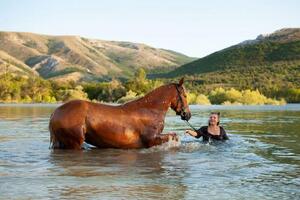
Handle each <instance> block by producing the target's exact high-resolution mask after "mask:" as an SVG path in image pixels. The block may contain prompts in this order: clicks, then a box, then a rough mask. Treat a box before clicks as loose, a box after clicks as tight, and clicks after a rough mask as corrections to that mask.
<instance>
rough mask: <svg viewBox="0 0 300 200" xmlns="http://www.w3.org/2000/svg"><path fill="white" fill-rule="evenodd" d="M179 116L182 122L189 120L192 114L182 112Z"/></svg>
mask: <svg viewBox="0 0 300 200" xmlns="http://www.w3.org/2000/svg"><path fill="white" fill-rule="evenodd" d="M180 116H181V119H182V120H186V121H189V119H191V117H192V114H191V113H190V112H182V113H180Z"/></svg>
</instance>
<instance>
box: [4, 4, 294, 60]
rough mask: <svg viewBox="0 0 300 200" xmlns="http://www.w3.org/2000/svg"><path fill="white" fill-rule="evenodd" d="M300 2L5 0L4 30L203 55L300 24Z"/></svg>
mask: <svg viewBox="0 0 300 200" xmlns="http://www.w3.org/2000/svg"><path fill="white" fill-rule="evenodd" d="M299 10H300V1H299V0H285V1H283V0H252V1H251V0H248V1H247V0H223V1H222V0H208V1H201V0H0V31H18V32H33V33H40V34H48V35H80V36H83V37H87V38H95V39H102V40H118V41H129V42H138V43H144V44H147V45H150V46H153V47H156V48H164V49H171V50H174V51H178V52H181V53H184V54H186V55H188V56H193V57H199V58H200V57H203V56H206V55H208V54H210V53H213V52H215V51H218V50H221V49H223V48H226V47H229V46H231V45H234V44H237V43H239V42H242V41H244V40H247V39H255V38H256V37H257V35H259V34H266V33H271V32H274V31H276V30H278V29H281V28H296V27H297V28H300V11H299Z"/></svg>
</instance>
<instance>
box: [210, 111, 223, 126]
mask: <svg viewBox="0 0 300 200" xmlns="http://www.w3.org/2000/svg"><path fill="white" fill-rule="evenodd" d="M220 114H221V113H220V112H211V113H210V115H218V120H219V121H218V123H217V125H218V126H219V124H220ZM209 125H210V123H209V120H208V126H209Z"/></svg>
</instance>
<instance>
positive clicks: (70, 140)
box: [54, 126, 85, 149]
mask: <svg viewBox="0 0 300 200" xmlns="http://www.w3.org/2000/svg"><path fill="white" fill-rule="evenodd" d="M84 134H85V133H84V129H83V128H82V127H81V126H77V127H72V128H68V129H64V128H61V129H59V130H57V131H56V134H55V138H56V140H57V142H58V145H57V146H54V148H60V149H81V148H82V144H83V142H84Z"/></svg>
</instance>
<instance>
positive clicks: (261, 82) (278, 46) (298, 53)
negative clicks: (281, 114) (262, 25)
mask: <svg viewBox="0 0 300 200" xmlns="http://www.w3.org/2000/svg"><path fill="white" fill-rule="evenodd" d="M180 76H186V77H187V79H188V80H189V81H190V83H191V86H190V87H191V88H193V87H194V86H195V85H197V86H199V87H197V88H200V89H199V90H200V92H205V91H208V90H211V89H213V88H216V87H225V88H226V87H227V88H228V87H234V88H237V89H259V90H261V91H262V92H263V93H264V94H267V95H269V96H276V95H278V91H283V90H286V89H288V88H300V29H299V28H293V29H292V28H290V29H281V30H278V31H276V32H274V33H272V34H269V35H260V36H258V37H257V38H256V39H255V40H247V41H244V42H242V43H240V44H237V45H234V46H231V47H229V48H226V49H223V50H221V51H218V52H215V53H213V54H210V55H208V56H206V57H203V58H200V59H198V60H195V61H193V62H190V63H187V64H184V65H182V66H181V67H179V68H176V69H175V70H173V71H171V72H169V73H165V74H159V75H152V76H151V77H161V78H177V77H180ZM195 88H196V87H195ZM276 91H277V92H276Z"/></svg>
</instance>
